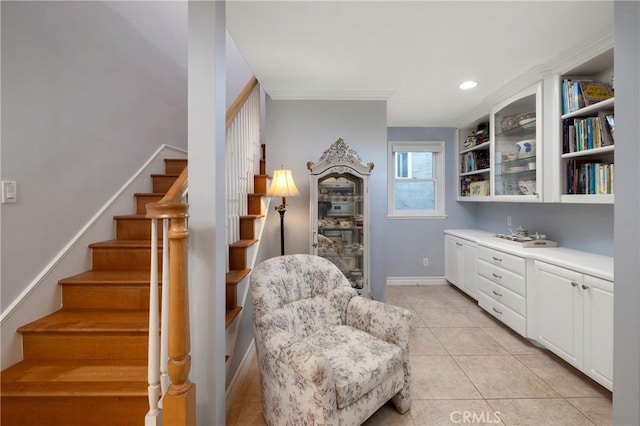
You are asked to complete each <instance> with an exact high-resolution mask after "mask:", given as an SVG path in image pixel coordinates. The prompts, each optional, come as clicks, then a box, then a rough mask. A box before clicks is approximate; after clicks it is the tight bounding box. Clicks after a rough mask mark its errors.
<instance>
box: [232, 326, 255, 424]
mask: <svg viewBox="0 0 640 426" xmlns="http://www.w3.org/2000/svg"><path fill="white" fill-rule="evenodd" d="M255 355H256V340H255V339H253V340H251V344H250V345H249V347H248V348H247V352H245V354H244V356H243V357H242V361H241V362H240V365H239V366H238V368H237V369H236V372H235V374H234V375H233V378H232V379H231V383H229V387H228V388H227V392H226V393H227V395H226V398H225V400H226V407H227V408H226V411H227V412H229V409H231V404H232V403H233V400H234V399H235V397H236V396H237V395H238V390H239V389H240V385H241V384H242V381H243V380H244V378H245V377H246V375H247V371H249V367H250V366H251V362H252V361H253V358H254V357H255Z"/></svg>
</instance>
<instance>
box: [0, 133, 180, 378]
mask: <svg viewBox="0 0 640 426" xmlns="http://www.w3.org/2000/svg"><path fill="white" fill-rule="evenodd" d="M170 157H173V158H179V157H182V158H186V157H187V152H186V151H185V150H183V149H181V148H176V147H173V146H170V145H166V144H163V145H161V146H160V147H159V148H158V149H157V150H156V151H155V152H154V153H153V154H152V155H151V156H150V157H149V159H148V160H147V161H146V162H145V163H144V164H143V165H142V166H141V167H140V169H138V171H137V172H135V173H134V174H133V175H132V176H131V177H130V178H129V179H128V180H127V181H126V182H125V183H124V185H123V186H122V187H120V189H119V190H118V191H116V192H115V193H114V195H113V196H112V197H111V198H110V199H109V200H108V201H107V202H106V203H105V204H104V205H103V206H102V207H101V208H100V209H99V210H98V211H97V212H96V213H95V214H94V215H93V217H92V218H91V219H89V221H88V222H87V223H86V224H85V225H84V226H83V227H82V228H81V229H80V230H79V231H78V233H77V234H76V235H74V237H73V238H72V239H71V240H70V241H69V242H68V243H67V244H66V245H65V246H64V247H63V248H62V249H61V250H60V251H59V252H58V254H57V255H56V256H55V257H54V258H53V259H52V260H51V261H50V262H49V264H47V266H45V268H43V269H42V271H40V272H39V273H38V275H36V277H35V278H34V279H33V280H32V281H31V283H30V284H29V286H28V287H27V288H25V290H24V291H23V292H22V293H21V294H20V295H19V296H18V297H17V298H16V299H15V300H14V301H13V302H12V303H11V305H9V307H8V308H7V309H6V310H5V311H3V312H2V314H1V315H0V330H1V331H0V336H1V349H0V360H1V365H0V369H1V370H4V369H6V368H8V367H10V366H12V365H13V364H15V363H17V362H19V361H21V360H22V358H23V355H22V336H21V335H20V333H18V332H17V331H16V330H17V329H18V328H19V327H21V326H22V325H24V324H28V323H30V322H32V321H34V320H36V319H38V318H41V317H43V316H46V315H48V314H50V313H52V312H55V311H57V310H58V309H60V308H61V307H62V291H61V288H60V286H59V285H58V281H59V280H60V279H62V278H65V277H69V276H72V275H75V274H77V273H78V271H81V270H87V269H91V250H90V249H89V245H90V244H91V243H93V242H95V241H103V240H109V239H112V238H114V233H115V227H114V226H113V217H114V216H116V215H118V214H122V213H123V212H130V211H131V205H132V202H133V201H132V200H135V197H134V194H135V193H136V192H147V191H148V189H149V175H150V174H151V173H153V172H156V171H161V170H164V159H165V158H170ZM134 207H135V204H134Z"/></svg>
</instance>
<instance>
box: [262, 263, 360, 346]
mask: <svg viewBox="0 0 640 426" xmlns="http://www.w3.org/2000/svg"><path fill="white" fill-rule="evenodd" d="M250 281H251V299H252V302H253V315H254V321H255V322H256V324H259V323H262V324H266V323H271V324H274V325H276V326H277V327H279V328H282V329H284V330H286V331H287V332H289V333H291V334H293V335H294V336H297V337H306V336H307V335H308V334H310V333H313V332H314V331H316V330H318V329H320V328H322V327H326V326H331V325H338V324H344V323H345V319H346V308H347V305H348V303H349V300H350V299H351V298H352V297H353V296H356V295H357V292H356V291H355V290H354V289H353V288H352V287H351V285H350V284H349V280H347V278H346V277H345V276H344V274H343V273H342V272H341V271H340V269H338V267H337V266H336V265H334V264H333V263H331V262H330V261H329V260H327V259H324V258H322V257H319V256H314V255H309V254H294V255H286V256H280V257H274V258H271V259H268V260H266V261H264V262H262V263H261V264H260V265H258V266H257V267H256V268H255V269H254V270H253V271H252V273H251V280H250Z"/></svg>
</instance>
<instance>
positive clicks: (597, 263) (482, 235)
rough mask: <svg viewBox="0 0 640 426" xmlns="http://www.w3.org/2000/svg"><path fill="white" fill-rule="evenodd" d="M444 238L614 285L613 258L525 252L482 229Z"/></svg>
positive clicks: (551, 250) (448, 231)
mask: <svg viewBox="0 0 640 426" xmlns="http://www.w3.org/2000/svg"><path fill="white" fill-rule="evenodd" d="M444 233H445V234H449V235H453V236H454V237H459V238H463V239H465V240H469V241H473V242H475V243H476V244H478V245H479V246H483V247H489V248H492V249H495V250H501V251H504V252H507V253H511V254H515V255H517V256H521V257H525V258H527V259H533V260H539V261H541V262H546V263H551V264H553V265H556V266H560V267H563V268H568V269H572V270H574V271H576V272H580V273H583V274H587V275H591V276H594V277H597V278H602V279H604V280H609V281H613V257H610V256H602V255H599V254H594V253H588V252H584V251H580V250H573V249H569V248H564V247H547V248H523V247H521V246H520V245H519V244H518V243H514V242H511V241H508V240H502V239H499V238H496V237H495V233H494V232H487V231H483V230H480V229H445V231H444Z"/></svg>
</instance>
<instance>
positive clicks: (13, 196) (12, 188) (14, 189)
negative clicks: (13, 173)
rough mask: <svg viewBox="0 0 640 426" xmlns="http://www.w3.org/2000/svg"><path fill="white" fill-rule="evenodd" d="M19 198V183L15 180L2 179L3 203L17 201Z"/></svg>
mask: <svg viewBox="0 0 640 426" xmlns="http://www.w3.org/2000/svg"><path fill="white" fill-rule="evenodd" d="M17 199H18V184H17V183H16V182H15V181H10V180H3V181H2V204H5V203H15V202H16V201H17Z"/></svg>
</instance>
